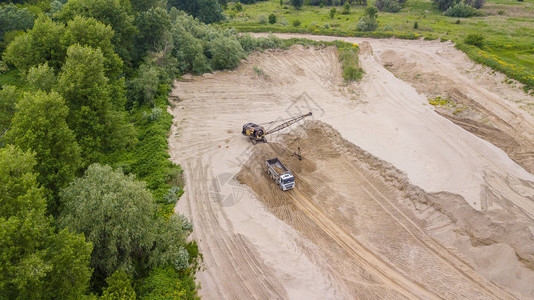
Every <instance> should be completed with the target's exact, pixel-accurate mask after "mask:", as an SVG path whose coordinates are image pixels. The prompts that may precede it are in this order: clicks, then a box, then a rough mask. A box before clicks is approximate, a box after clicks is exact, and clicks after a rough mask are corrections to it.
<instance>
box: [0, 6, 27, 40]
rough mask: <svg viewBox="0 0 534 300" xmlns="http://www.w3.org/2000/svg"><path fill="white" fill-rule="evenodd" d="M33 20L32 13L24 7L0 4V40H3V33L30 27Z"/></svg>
mask: <svg viewBox="0 0 534 300" xmlns="http://www.w3.org/2000/svg"><path fill="white" fill-rule="evenodd" d="M33 21H34V17H33V15H32V14H31V13H30V11H29V10H28V9H27V8H25V7H24V8H19V7H17V6H16V5H14V4H12V3H10V4H7V5H4V6H0V41H3V39H4V34H5V33H6V32H8V31H15V30H25V29H28V28H31V27H32V25H33ZM0 50H3V49H0Z"/></svg>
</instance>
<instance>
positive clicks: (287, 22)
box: [278, 18, 289, 26]
mask: <svg viewBox="0 0 534 300" xmlns="http://www.w3.org/2000/svg"><path fill="white" fill-rule="evenodd" d="M278 24H280V25H282V26H287V25H289V21H287V19H286V18H281V19H280V22H278Z"/></svg>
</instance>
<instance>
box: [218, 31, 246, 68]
mask: <svg viewBox="0 0 534 300" xmlns="http://www.w3.org/2000/svg"><path fill="white" fill-rule="evenodd" d="M210 52H211V54H212V57H211V65H212V66H213V68H214V69H215V70H222V69H233V68H235V67H237V66H238V65H239V63H240V62H241V59H243V58H245V51H244V50H243V47H242V46H241V44H240V43H239V42H238V41H237V40H235V39H230V38H227V37H219V38H216V39H214V40H213V41H212V42H211V43H210Z"/></svg>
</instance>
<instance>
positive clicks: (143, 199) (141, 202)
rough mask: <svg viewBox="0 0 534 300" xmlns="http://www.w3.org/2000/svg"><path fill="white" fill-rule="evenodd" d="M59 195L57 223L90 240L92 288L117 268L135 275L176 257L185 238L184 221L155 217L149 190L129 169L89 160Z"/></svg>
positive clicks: (169, 262)
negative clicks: (127, 172) (82, 172)
mask: <svg viewBox="0 0 534 300" xmlns="http://www.w3.org/2000/svg"><path fill="white" fill-rule="evenodd" d="M61 200H62V203H63V204H64V210H63V212H62V215H61V217H60V219H59V224H60V226H61V227H64V228H69V229H71V230H75V231H77V232H83V233H84V234H85V236H86V237H87V239H88V240H89V241H91V242H92V243H93V245H94V251H93V254H92V256H91V266H92V267H93V268H94V269H95V271H94V272H95V273H94V276H93V286H94V287H95V288H96V289H99V288H101V287H102V286H103V280H104V279H105V278H107V277H109V276H110V275H112V274H113V273H114V272H115V271H117V270H124V272H126V273H127V274H129V275H136V274H137V272H144V271H147V270H149V269H150V268H151V267H153V266H157V265H167V264H172V262H174V261H177V260H178V259H179V257H178V255H179V254H178V252H179V251H177V250H179V246H181V245H184V244H185V234H184V232H183V231H182V225H183V222H182V221H181V220H180V219H176V218H173V220H174V222H172V223H168V222H165V223H162V221H161V219H157V218H156V207H155V204H154V201H153V198H152V194H151V193H150V191H148V190H147V189H146V187H145V183H144V182H140V181H137V180H136V179H135V177H134V176H133V175H129V176H126V175H124V174H123V173H122V172H121V171H118V170H113V169H112V168H111V167H109V166H102V165H99V164H94V165H91V166H89V168H88V169H87V171H86V173H85V175H84V176H83V177H82V178H78V179H75V180H74V182H73V183H72V184H71V185H70V186H69V187H67V188H66V189H65V190H63V192H62V193H61ZM162 232H163V233H162ZM163 234H164V235H163ZM170 250H173V251H170ZM155 254H157V255H155Z"/></svg>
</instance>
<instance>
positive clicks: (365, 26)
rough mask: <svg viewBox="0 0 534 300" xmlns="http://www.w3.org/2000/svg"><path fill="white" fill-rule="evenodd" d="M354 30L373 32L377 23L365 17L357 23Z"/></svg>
mask: <svg viewBox="0 0 534 300" xmlns="http://www.w3.org/2000/svg"><path fill="white" fill-rule="evenodd" d="M356 28H357V29H358V31H375V30H376V29H377V28H378V22H377V21H376V19H373V18H370V17H369V16H365V17H362V18H361V19H360V20H359V21H358V24H356Z"/></svg>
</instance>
